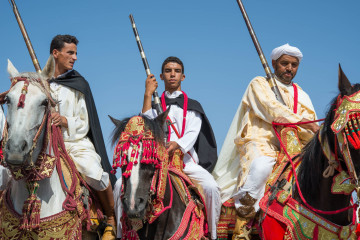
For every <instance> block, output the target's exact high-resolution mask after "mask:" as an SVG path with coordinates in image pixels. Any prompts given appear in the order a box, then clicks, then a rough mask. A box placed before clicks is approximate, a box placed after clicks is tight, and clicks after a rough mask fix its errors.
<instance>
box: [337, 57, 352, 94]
mask: <svg viewBox="0 0 360 240" xmlns="http://www.w3.org/2000/svg"><path fill="white" fill-rule="evenodd" d="M339 90H340V93H341V94H342V95H350V94H351V90H352V86H351V83H350V81H349V79H348V78H347V77H346V75H345V73H344V72H343V70H342V69H341V65H340V64H339Z"/></svg>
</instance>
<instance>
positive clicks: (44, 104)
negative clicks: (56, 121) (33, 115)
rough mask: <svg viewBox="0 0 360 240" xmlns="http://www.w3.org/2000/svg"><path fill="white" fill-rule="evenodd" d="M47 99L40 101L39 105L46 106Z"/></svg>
mask: <svg viewBox="0 0 360 240" xmlns="http://www.w3.org/2000/svg"><path fill="white" fill-rule="evenodd" d="M48 102H49V101H48V100H47V99H45V100H44V101H42V103H41V106H45V107H46V106H47V105H48Z"/></svg>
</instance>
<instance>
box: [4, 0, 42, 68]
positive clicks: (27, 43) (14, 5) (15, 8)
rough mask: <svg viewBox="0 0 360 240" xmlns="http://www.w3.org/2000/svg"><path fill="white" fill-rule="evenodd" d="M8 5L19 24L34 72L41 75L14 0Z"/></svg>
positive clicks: (10, 0)
mask: <svg viewBox="0 0 360 240" xmlns="http://www.w3.org/2000/svg"><path fill="white" fill-rule="evenodd" d="M9 3H10V5H11V7H12V9H13V11H14V14H15V18H16V21H17V22H18V24H19V27H20V30H21V33H22V35H23V37H24V40H25V43H26V47H27V49H28V50H29V54H30V57H31V60H32V62H33V64H34V67H35V70H36V71H37V72H38V73H41V67H40V64H39V61H38V59H37V57H36V54H35V51H34V48H33V46H32V44H31V41H30V38H29V35H28V34H27V32H26V29H25V25H24V23H23V21H22V19H21V16H20V13H19V11H18V8H17V6H16V4H15V0H9Z"/></svg>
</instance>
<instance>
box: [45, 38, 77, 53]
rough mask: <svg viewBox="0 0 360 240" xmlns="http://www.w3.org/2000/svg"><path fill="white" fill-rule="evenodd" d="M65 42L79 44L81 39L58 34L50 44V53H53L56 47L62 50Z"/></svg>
mask: <svg viewBox="0 0 360 240" xmlns="http://www.w3.org/2000/svg"><path fill="white" fill-rule="evenodd" d="M64 43H74V44H75V45H77V44H78V43H79V40H77V38H76V37H74V36H71V35H67V34H66V35H56V36H55V37H54V38H53V39H52V41H51V44H50V54H52V52H53V50H54V49H57V50H59V51H60V50H61V49H62V48H63V47H64Z"/></svg>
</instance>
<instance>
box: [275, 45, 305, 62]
mask: <svg viewBox="0 0 360 240" xmlns="http://www.w3.org/2000/svg"><path fill="white" fill-rule="evenodd" d="M284 54H286V55H290V56H293V57H297V58H298V59H299V62H301V59H302V58H303V55H302V53H301V51H300V50H299V49H298V48H297V47H293V46H290V45H289V44H288V43H287V44H284V45H282V46H280V47H277V48H275V49H274V50H272V52H271V56H270V57H271V59H272V60H275V61H276V60H278V59H279V58H280V57H281V56H282V55H284Z"/></svg>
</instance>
